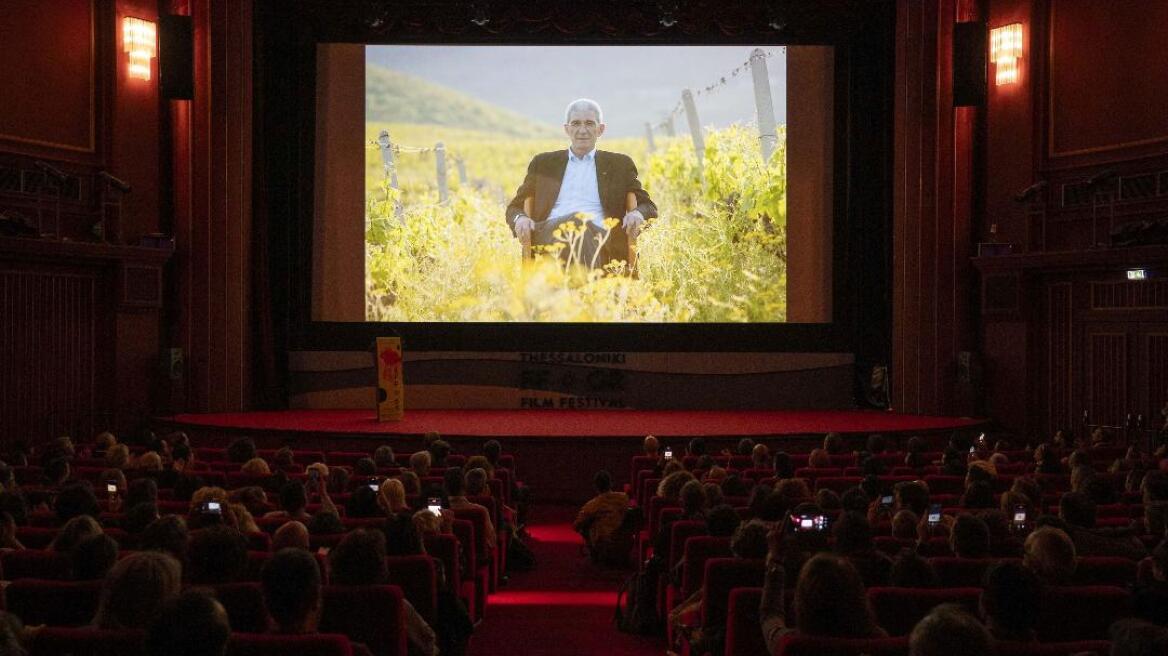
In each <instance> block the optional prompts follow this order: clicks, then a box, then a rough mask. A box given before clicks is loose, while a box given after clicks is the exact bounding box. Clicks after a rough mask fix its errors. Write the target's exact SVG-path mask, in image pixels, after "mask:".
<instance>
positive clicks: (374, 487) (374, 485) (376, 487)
mask: <svg viewBox="0 0 1168 656" xmlns="http://www.w3.org/2000/svg"><path fill="white" fill-rule="evenodd" d="M369 489H370V490H373V491H374V492H380V491H381V486H380V485H378V484H377V483H370V484H369Z"/></svg>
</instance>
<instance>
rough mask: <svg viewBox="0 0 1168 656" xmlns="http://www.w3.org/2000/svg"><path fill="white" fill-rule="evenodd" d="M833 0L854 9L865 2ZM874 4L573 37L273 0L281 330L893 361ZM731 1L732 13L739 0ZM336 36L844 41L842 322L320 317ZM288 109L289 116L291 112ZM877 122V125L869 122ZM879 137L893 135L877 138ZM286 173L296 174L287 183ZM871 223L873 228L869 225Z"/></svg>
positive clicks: (459, 342)
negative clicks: (325, 48) (320, 79)
mask: <svg viewBox="0 0 1168 656" xmlns="http://www.w3.org/2000/svg"><path fill="white" fill-rule="evenodd" d="M399 4H400V5H402V6H403V7H404V9H402V11H406V12H409V11H413V10H414V9H415V8H417V7H421V6H424V5H425V3H424V2H412V1H409V0H403V1H402V2H401V3H399ZM831 4H842V5H844V6H848V7H851V5H852V4H853V3H847V2H844V3H831ZM877 4H878V5H882V3H877ZM760 6H761V5H760ZM860 6H861V9H856V10H855V11H856V12H859V13H860V15H859V17H858V18H857V17H856V14H854V13H849V14H847V16H848V17H850V18H851V20H832V19H830V18H825V16H824V15H810V14H808V15H803V16H794V17H792V18H790V20H789V21H788V22H787V24H786V25H785V26H784V29H783V30H782V31H781V32H779V33H778V34H776V32H775V31H774V30H773V29H770V28H768V27H767V23H766V22H765V21H763V22H761V24H760V25H759V26H758V27H757V28H752V29H742V30H740V31H738V32H737V33H733V34H722V33H719V34H709V33H698V34H693V35H691V34H686V33H685V32H683V31H675V32H672V33H669V34H663V33H662V32H661V31H660V30H661V28H660V26H656V27H655V28H646V29H644V30H642V31H636V32H635V33H633V34H627V35H623V36H622V35H613V34H612V33H611V32H606V31H605V27H606V26H605V25H602V24H597V23H593V24H592V26H591V27H590V28H587V29H582V30H581V31H579V32H577V33H574V34H567V35H565V34H562V33H533V32H526V31H523V30H522V28H521V26H520V25H519V24H517V23H509V24H506V25H507V26H505V27H500V28H498V30H497V31H494V32H491V31H477V32H476V31H473V30H469V29H468V30H462V31H461V32H459V33H446V32H444V31H443V30H442V26H441V25H440V24H438V23H439V21H441V20H445V19H447V18H448V17H438V18H434V19H433V21H434V22H433V23H431V24H421V25H414V29H413V30H412V31H396V32H394V33H392V34H389V33H385V32H380V31H378V30H377V29H374V28H372V27H370V26H369V23H368V21H363V19H361V18H360V17H354V16H352V15H350V14H347V13H345V12H344V11H342V12H337V13H333V14H329V13H327V12H322V11H320V10H319V9H318V8H314V7H313V6H312V5H311V3H307V2H292V3H287V4H285V5H284V6H282V7H280V6H278V4H276V3H264V4H263V6H262V10H261V11H260V12H259V16H258V18H259V20H257V29H259V30H262V31H264V32H265V33H266V34H268V35H269V36H268V37H267V42H266V43H265V44H264V47H263V52H262V54H261V56H259V57H257V68H258V69H259V70H258V71H257V73H258V74H257V75H256V84H257V89H258V91H257V95H258V97H259V98H260V99H265V98H266V99H271V100H275V101H276V103H275V105H273V104H272V103H271V102H269V103H266V104H265V103H260V102H257V119H258V122H259V123H260V125H262V126H264V128H263V129H264V131H265V134H264V135H263V136H262V137H260V138H261V139H263V140H264V141H265V142H266V143H273V142H274V141H275V140H278V139H287V140H290V143H288V144H286V145H285V147H282V148H278V149H273V150H272V151H260V150H257V152H266V155H265V158H266V162H265V166H266V167H267V172H268V175H261V176H257V180H256V194H257V196H256V197H257V202H261V203H265V204H266V206H267V211H268V215H269V216H285V217H287V218H288V220H287V222H275V221H273V223H272V225H273V227H274V228H276V229H275V230H273V234H270V235H269V242H268V243H269V246H268V248H269V250H270V252H271V254H272V262H271V264H272V275H271V285H270V293H271V294H272V297H273V301H274V303H275V304H274V311H273V320H274V321H275V322H276V323H277V324H278V330H279V329H282V330H280V332H282V333H283V337H284V340H283V341H285V343H286V348H287V349H289V350H363V349H368V348H369V347H370V345H371V344H372V343H373V341H374V339H375V338H376V337H378V336H384V335H387V334H388V335H396V336H400V337H401V338H402V341H403V346H404V348H406V349H409V350H412V351H471V352H474V351H480V352H481V351H533V350H539V351H614V350H615V351H633V352H810V353H814V352H821V353H844V352H846V353H854V354H855V355H856V361H857V364H858V366H859V365H861V364H862V363H864V362H869V361H871V362H886V361H887V352H888V348H889V342H890V340H889V338H888V336H889V334H890V332H891V330H890V329H891V325H890V323H891V310H890V304H889V302H888V301H889V296H890V295H889V292H888V290H889V281H890V278H891V264H890V260H891V257H890V253H891V239H890V228H889V226H891V190H890V188H888V185H887V184H885V183H884V181H885V180H887V179H888V178H889V177H890V172H891V147H890V146H891V127H892V114H891V111H890V109H889V107H888V105H890V97H891V96H890V93H889V89H890V88H891V75H892V73H891V59H890V57H891V55H890V52H891V51H890V50H889V48H890V44H892V43H894V40H893V39H894V35H893V33H892V26H894V24H895V20H894V15H893V14H892V11H891V8H889V7H885V6H878V7H872V6H870V5H869V6H863V5H862V3H860ZM613 11H614V12H616V14H617V17H616V18H615V19H614V20H619V18H620V16H621V15H622V12H623V15H626V16H627V15H631V13H632V12H633V10H632V9H621V8H619V7H615V6H614V8H613ZM720 11H722V12H723V13H725V11H726V9H725V7H722V8H721V10H720ZM734 11H738V12H743V13H746V12H751V11H754V12H755V13H757V8H747V9H736V10H733V11H731V14H733V13H734ZM864 11H866V12H868V14H871V13H872V12H875V13H876V14H877V18H878V19H879V20H876V21H872V20H868V19H866V18H865V16H867V15H868V14H865V13H863V12H864ZM561 13H563V12H561ZM554 16H555V14H554V12H553V18H554ZM739 17H741V16H739ZM306 18H307V20H306ZM873 23H875V25H873ZM277 29H283V30H285V32H284V34H283V35H282V36H281V37H272V36H270V35H271V34H272V30H277ZM327 42H340V43H364V44H386V45H422V44H457V45H601V44H612V45H735V44H740V45H760V46H763V47H767V46H784V45H799V44H808V45H832V46H834V47H835V80H834V97H835V107H834V112H833V113H834V117H833V120H834V124H835V127H834V139H833V149H834V161H833V176H834V179H835V184H834V191H833V225H832V233H833V249H832V256H831V263H832V264H831V268H832V287H833V300H832V321H831V322H830V323H817V324H801V323H779V322H774V323H752V324H740V323H668V324H658V323H652V324H650V323H620V324H614V323H586V324H576V323H525V322H506V323H494V322H491V323H487V322H484V323H438V322H395V323H388V322H326V321H315V320H314V319H313V317H312V316H311V314H312V296H311V295H312V284H311V281H312V232H313V222H314V220H315V216H314V207H313V198H314V193H313V179H314V177H315V159H314V148H315V130H316V120H315V91H316V84H315V80H316V45H317V44H318V43H327ZM281 55H282V56H281ZM874 56H875V58H876V59H879V60H880V61H879V62H878V63H877V65H878V66H880V67H881V68H880V69H879V72H880V73H882V74H883V78H882V79H877V80H876V81H875V83H871V82H869V83H864V82H863V81H862V80H863V78H864V75H863V72H864V69H865V67H868V68H869V69H870V68H871V67H872V65H873V64H872V62H871V60H872V59H873V58H874ZM881 58H883V59H881ZM876 77H877V78H880V76H879V75H877V76H876ZM281 100H283V101H286V102H281ZM865 102H867V103H876V106H877V107H878V109H879V111H875V112H873V114H876V115H878V116H876V117H875V118H874V119H873V118H872V117H865V118H859V117H858V116H857V115H856V113H855V112H853V111H852V109H853V107H857V106H858V105H859V104H860V103H865ZM277 105H278V107H277ZM281 113H283V114H284V116H282V117H280V116H278V114H281ZM273 123H274V124H275V125H273ZM872 129H874V132H867V131H870V130H872ZM858 135H860V136H858ZM857 138H859V141H857ZM861 144H867V148H864V149H861V150H863V152H857V146H858V145H861ZM873 144H878V145H879V147H878V148H874V147H873ZM873 172H875V175H873V174H872V173H873ZM272 174H274V175H272ZM281 179H282V180H283V181H285V183H286V184H283V185H281V184H279V182H280V181H281ZM265 180H266V181H267V182H268V184H266V185H265ZM271 182H276V183H277V184H275V185H272V184H270V183H271ZM279 189H284V190H290V191H287V193H284V194H283V195H282V197H277V196H279V195H280V193H281V192H280V191H278V190H279ZM500 220H502V217H500ZM864 226H866V227H867V229H865V230H857V228H858V227H864ZM876 267H878V268H876Z"/></svg>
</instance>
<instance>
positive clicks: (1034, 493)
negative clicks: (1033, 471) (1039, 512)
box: [1010, 476, 1042, 508]
mask: <svg viewBox="0 0 1168 656" xmlns="http://www.w3.org/2000/svg"><path fill="white" fill-rule="evenodd" d="M1010 491H1011V492H1017V493H1019V494H1022V495H1023V496H1025V497H1026V498H1027V499H1029V500H1030V505H1031V506H1033V507H1034V508H1038V507H1040V506H1041V505H1042V486H1041V485H1039V483H1038V479H1036V478H1034V477H1033V476H1019V477H1018V478H1015V479H1014V482H1013V483H1012V484H1011V485H1010Z"/></svg>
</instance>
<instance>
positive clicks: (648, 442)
mask: <svg viewBox="0 0 1168 656" xmlns="http://www.w3.org/2000/svg"><path fill="white" fill-rule="evenodd" d="M660 448H661V444H660V443H659V442H658V441H657V438H656V437H654V436H652V435H646V436H645V439H644V441H643V442H641V450H642V451H644V453H645V455H647V456H649V457H651V458H656V457H657V451H658V450H659V449H660Z"/></svg>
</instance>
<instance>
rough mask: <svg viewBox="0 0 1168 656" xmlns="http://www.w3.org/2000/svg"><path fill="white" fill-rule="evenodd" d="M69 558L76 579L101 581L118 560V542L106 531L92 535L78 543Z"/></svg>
mask: <svg viewBox="0 0 1168 656" xmlns="http://www.w3.org/2000/svg"><path fill="white" fill-rule="evenodd" d="M69 560H70V566H71V567H70V571H71V572H72V575H73V580H74V581H100V580H101V579H104V578H105V577H106V574H108V573H109V571H110V568H112V567H113V566H114V563H116V562H117V561H118V543H117V542H115V541H114V539H113V538H111V537H110V536H108V535H106V534H104V533H99V534H97V535H91V536H89V537H87V538H85V539H84V540H82V541H81V542H79V543H77V546H76V547H74V548H73V551H72V552H71V553H70V554H69Z"/></svg>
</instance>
